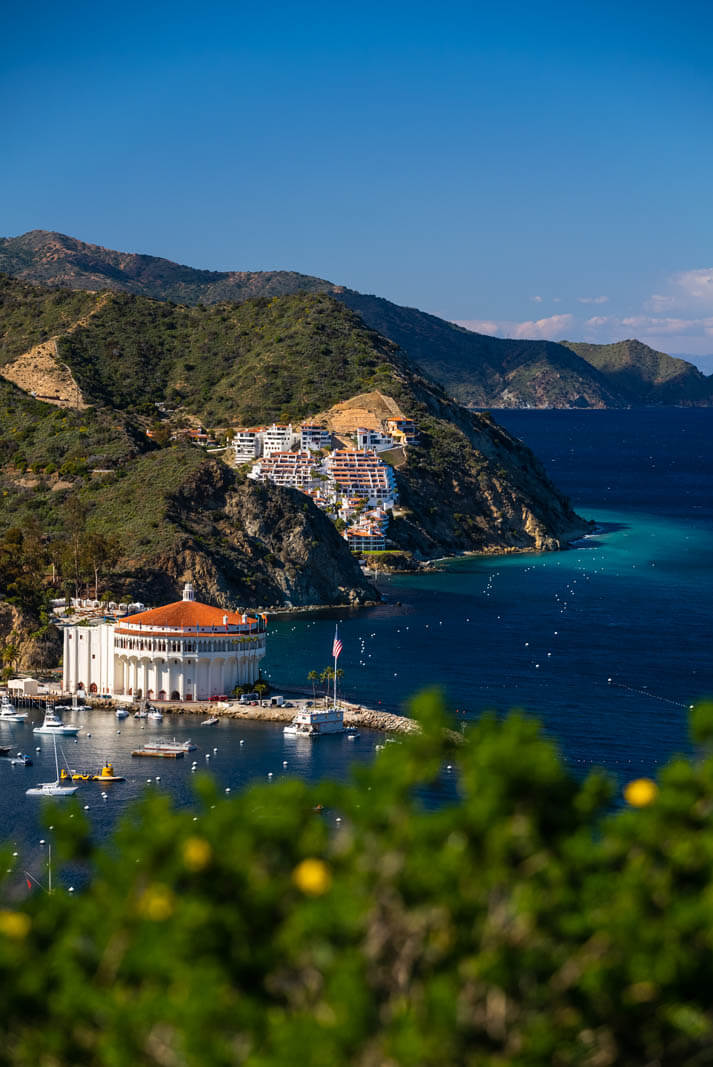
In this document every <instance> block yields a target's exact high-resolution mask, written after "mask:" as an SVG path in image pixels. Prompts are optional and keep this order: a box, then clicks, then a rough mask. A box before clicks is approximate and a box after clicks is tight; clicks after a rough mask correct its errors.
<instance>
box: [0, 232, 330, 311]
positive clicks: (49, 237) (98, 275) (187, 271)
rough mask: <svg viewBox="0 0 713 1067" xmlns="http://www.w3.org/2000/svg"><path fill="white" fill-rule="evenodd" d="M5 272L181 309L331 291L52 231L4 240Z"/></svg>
mask: <svg viewBox="0 0 713 1067" xmlns="http://www.w3.org/2000/svg"><path fill="white" fill-rule="evenodd" d="M0 271H5V272H6V273H7V274H12V275H14V276H15V277H16V278H21V279H25V280H27V281H32V282H42V283H43V284H46V285H61V286H63V287H65V288H67V289H88V290H101V289H111V290H114V291H120V292H128V293H138V294H141V295H143V296H152V297H155V299H157V300H171V301H174V302H175V303H179V304H198V303H204V304H215V303H220V302H222V301H226V300H230V301H234V302H235V303H240V302H241V301H243V300H253V299H254V298H255V297H259V296H267V297H270V296H282V295H283V294H285V293H294V292H297V291H298V290H301V291H304V292H315V291H320V290H323V289H329V288H331V283H330V282H326V281H324V280H323V279H322V278H313V277H311V276H310V275H308V274H299V273H297V272H296V271H291V270H284V271H281V270H273V271H216V270H196V269H195V268H194V267H185V266H182V265H181V264H179V263H172V262H171V261H170V260H168V259H160V258H158V257H157V256H143V255H135V254H134V253H131V252H115V251H113V250H112V249H110V248H102V247H101V246H100V245H92V244H86V243H85V242H84V241H78V240H76V238H74V237H68V236H67V235H66V234H63V233H54V232H50V231H47V230H31V231H30V232H29V233H25V234H22V235H21V236H20V237H3V238H0Z"/></svg>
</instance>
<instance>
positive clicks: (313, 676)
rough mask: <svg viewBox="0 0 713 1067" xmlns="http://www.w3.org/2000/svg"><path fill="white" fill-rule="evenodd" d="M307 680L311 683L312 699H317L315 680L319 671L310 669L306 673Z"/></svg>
mask: <svg viewBox="0 0 713 1067" xmlns="http://www.w3.org/2000/svg"><path fill="white" fill-rule="evenodd" d="M307 678H308V680H309V681H310V682H311V683H312V699H313V700H316V699H317V682H318V681H319V671H310V672H309V674H308V675H307Z"/></svg>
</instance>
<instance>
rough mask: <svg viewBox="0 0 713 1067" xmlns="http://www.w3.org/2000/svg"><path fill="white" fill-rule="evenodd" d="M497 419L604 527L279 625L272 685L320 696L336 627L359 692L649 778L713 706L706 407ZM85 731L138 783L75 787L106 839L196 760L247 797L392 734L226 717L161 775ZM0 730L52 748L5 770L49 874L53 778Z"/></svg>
mask: <svg viewBox="0 0 713 1067" xmlns="http://www.w3.org/2000/svg"><path fill="white" fill-rule="evenodd" d="M498 417H500V418H502V421H503V422H505V424H506V425H507V426H508V428H510V429H512V430H513V431H514V432H516V433H517V434H518V435H519V436H521V437H522V438H523V439H524V440H525V441H526V442H527V443H528V444H530V445H531V446H532V447H533V448H534V449H535V450H536V451H537V453H538V455H540V457H541V458H542V460H543V463H544V464H545V466H546V467H547V469H548V471H550V472H551V473H552V476H553V477H555V478H556V480H557V483H558V484H559V485H561V486H562V487H563V488H564V489H565V490H566V491H567V492H568V493H569V494H570V495H571V497H572V499H573V501H574V503H575V505H576V506H577V508H578V509H579V511H580V513H581V514H583V515H586V516H587V517H590V518H594V519H595V520H596V521H597V522H598V523H599V524H600V526H601V532H600V533H599V534H597V535H596V536H593V537H589V538H587V539H586V540H585V541H583V542H582V543H581V544H580V545H578V546H576V547H574V548H572V549H571V550H569V551H566V552H561V553H553V554H548V555H542V556H537V555H531V556H509V557H505V558H501V559H482V558H473V557H471V558H462V559H458V560H454V561H451V562H450V563H449V564H448V566H447V567H446V568H445V569H444V570H443V571H442V572H440V573H436V574H430V575H427V576H422V577H421V576H419V577H411V576H398V577H394V578H393V579H392V580H391V581H388V582H386V583H385V584H384V586H383V592H384V596H385V601H384V603H383V604H380V605H378V606H377V607H374V608H369V609H364V610H362V611H356V612H347V611H344V610H339V611H325V612H322V613H319V614H318V615H309V616H302V617H296V616H292V617H284V618H281V619H279V620H276V621H275V622H274V623H273V625H272V627H271V633H270V638H269V653H268V658H267V660H266V670H267V673H269V674H270V675H271V676H272V679H273V680H274V681H275V682H276V683H277V685H278V686H279V685H283V686H284V685H287V684H288V683H289V682H292V683H297V684H300V683H301V684H303V685H307V684H308V683H307V678H306V675H307V672H308V671H309V670H310V669H312V668H321V667H323V666H326V665H327V664H328V663H329V656H330V649H331V643H332V637H333V634H334V624H335V620H339V623H340V634H341V636H342V639H343V642H344V652H343V655H342V657H341V659H340V666H342V667H343V669H344V671H345V679H344V692H345V694H346V695H347V696H349V697H351V698H355V699H358V700H362V701H363V702H364V703H365V704H370V705H375V706H379V705H381V706H382V707H383V708H385V709H388V710H398V709H400V708H402V707H404V705H405V704H406V702H407V701H408V698H409V696H410V695H411V694H413V693H414V692H416V691H418V690H419V689H421V688H424V687H426V686H430V685H434V684H435V685H440V686H441V687H442V688H443V689H444V690H445V692H446V694H447V696H448V698H449V700H450V701H451V703H452V705H453V707H454V708H457V709H459V711H460V712H465V713H466V714H467V715H468V716H471V717H472V716H477V715H478V714H479V713H480V711H481V710H482V709H483V708H488V707H489V708H495V709H497V710H498V711H505V710H506V709H508V708H510V707H515V706H517V707H522V708H525V709H527V710H528V711H530V712H532V713H534V714H536V715H538V716H539V717H540V718H541V719H542V721H543V723H544V724H545V728H546V730H547V732H548V733H549V734H550V736H552V737H553V738H554V739H556V740H557V742H558V743H559V745H560V746H561V749H562V751H563V753H564V755H565V757H566V759H567V760H568V762H569V763H570V765H571V766H572V767H573V768H574V769H575V770H576V771H577V772H584V771H585V770H586V769H587V768H588V767H590V766H592V765H599V766H604V767H606V768H608V769H609V770H610V771H612V772H613V773H614V774H616V775H618V776H619V777H621V778H628V777H632V776H634V775H636V774H641V773H651V772H652V771H654V770H655V768H656V767H657V765H659V764H660V763H661V762H663V761H665V760H666V759H667V758H668V757H669V756H670V755H671V754H672V753H673V752H675V751H679V750H684V749H686V748H687V746H688V739H687V732H686V717H687V707H688V705H689V704H690V703H692V702H693V701H694V700H696V699H699V698H700V697H703V696H706V695H709V696H711V695H713V664H712V661H711V654H710V648H711V629H712V627H711V605H713V568H712V567H711V558H712V557H711V549H712V547H713V456H711V449H710V442H711V440H713V432H712V431H713V411H710V412H709V411H705V412H700V411H688V412H687V411H672V412H665V411H664V412H583V413H582V412H507V413H503V414H502V415H499V416H498ZM609 678H611V679H612V684H609V683H608V679H609ZM84 719H85V720H86V726H85V730H84V733H83V736H81V737H80V738H79V741H78V743H77V744H76V745H75V744H73V742H72V741H71V740H69V741H68V743H67V744H65V746H64V747H65V750H66V753H67V757H68V760H69V762H70V763H71V765H72V766H74V767H77V768H80V769H85V768H86V769H92V770H94V769H98V768H99V766H100V765H101V762H102V760H103V758H104V757H105V756H110V757H111V758H112V759H113V760H114V764H115V767H116V769H117V772H118V773H120V774H125V775H126V776H127V781H126V782H125V783H118V784H117V785H116V786H114V787H111V788H110V789H108V790H107V794H108V795H107V799H106V800H103V799H102V797H101V787H100V786H98V785H85V786H83V787H82V788H81V792H80V794H79V796H80V800H81V803H82V805H83V806H84V805H85V804H86V805H87V806H88V812H87V814H88V815H89V817H90V819H91V820H92V822H93V824H94V826H95V827H96V830H97V834H98V835H99V836H103V835H104V834H106V833H107V832H108V830H109V828H110V827H111V826H112V825H113V823H114V821H115V819H116V817H117V815H118V814H119V813H120V812H121V811H122V810H123V809H124V808H125V806H126V802H127V801H128V800H130V799H132V798H133V797H135V796H137V795H138V794H139V793H140V792H141V790H142V789H143V788H145V787H146V786H147V781H146V780H147V779H148V778H151V779H152V782H151V784H150V786H149V788H152V789H156V788H158V789H161V790H165V791H168V792H169V793H170V794H171V795H172V796H173V797H175V799H176V800H177V802H179V803H181V804H184V803H188V802H189V800H190V797H191V782H192V776H191V769H190V768H191V762H192V759H193V758H195V759H196V760H197V761H198V764H199V767H200V768H201V769H203V768H206V767H208V768H209V769H211V770H212V771H213V772H214V773H215V774H216V776H217V778H218V780H219V782H220V785H221V788H230V789H233V790H235V789H239V788H241V787H242V786H244V785H245V784H246V783H247V782H249V781H253V780H258V781H265V782H267V781H268V777H267V776H268V774H269V773H272V775H273V778H272V779H271V780H272V781H275V780H277V778H279V776H280V775H282V774H292V773H296V774H298V775H300V776H302V777H305V778H308V779H310V780H312V781H319V780H320V779H323V778H325V777H336V778H344V777H346V776H347V775H348V774H349V768H350V766H351V764H352V762H353V761H354V760H365V759H371V758H372V756H373V752H374V746H375V744H376V743H378V741H379V740H380V735H378V734H369V733H368V732H365V733H364V734H363V735H362V737H361V738H360V739H359V741H358V742H347V741H346V740H344V739H342V738H330V739H324V740H323V741H321V742H319V743H318V744H311V743H310V744H307V745H306V746H305V745H303V746H299V745H297V744H296V743H295V741H294V740H293V741H287V740H285V739H284V738H283V736H282V732H281V730H280V729H279V728H277V727H275V726H270V725H262V724H257V723H243V724H230V723H223V724H221V725H220V726H219V727H217V728H215V729H214V731H213V732H212V733H211V736H210V737H209V736H207V731H206V730H203V729H202V728H201V727H200V726H199V725H198V721H197V720H196V719H195V718H193V717H192V716H191V717H188V716H186V717H176V720H175V722H174V721H171V718H169V717H167V718H166V720H165V721H164V725H163V726H162V727H161V732H163V733H164V734H168V736H172V735H173V734H174V733H175V734H176V735H177V736H179V737H182V736H183V737H185V736H192V737H193V739H194V740H195V741H197V742H198V744H199V745H200V749H199V751H198V752H197V753H195V754H194V755H193V756H191V757H189V758H187V759H184V760H182V761H179V762H177V763H173V762H172V761H169V760H163V761H160V762H158V763H153V762H152V761H148V760H141V761H138V760H132V759H131V757H130V755H129V753H130V751H131V748H133V747H135V746H136V744H137V743H139V742H141V741H143V740H144V739H145V737H146V731H141V730H140V729H139V724H137V723H134V722H133V721H125V722H124V723H121V724H117V723H116V721H115V720H114V719H113V717H112V716H107V715H106V714H103V713H100V712H92V713H85V716H84ZM117 729H121V733H120V734H117V732H116V731H117ZM0 731H2V734H3V737H7V739H8V740H7V743H11V744H12V746H13V748H14V749H23V750H25V751H27V750H30V749H32V748H34V746H35V745H39V746H40V749H41V751H40V753H38V754H36V756H35V758H36V765H35V767H32V768H12V767H10V766H9V765H8V764H4V765H3V764H2V761H0V778H1V779H2V782H1V785H2V804H1V805H0V838H1V839H7V838H9V839H11V840H12V841H13V842H15V843H16V844H17V845H18V848H19V850H20V852H21V857H20V861H21V862H22V863H23V864H24V865H25V866H27V867H29V868H30V869H31V870H37V869H38V865H41V849H40V846H39V844H38V842H39V839H40V837H42V836H46V832H45V831H44V830H43V828H42V823H41V819H40V816H39V806H38V803H37V801H34V800H32V801H31V800H30V799H29V798H26V797H25V795H24V790H25V788H26V787H27V786H28V785H29V784H31V783H34V782H37V781H43V780H48V779H49V778H50V777H53V773H52V772H53V757H52V752H51V747H50V744H49V742H48V740H47V739H44V740H43V741H41V742H37V741H35V740H34V739H33V738H32V734H31V730H30V727H29V726H16V727H14V726H9V725H8V724H2V725H0ZM154 732H156V731H151V733H154ZM88 733H91V734H92V736H91V737H88V736H87V734H88ZM241 739H242V740H243V741H244V742H245V743H244V744H243V745H242V746H241V745H240V740H241ZM214 747H217V748H218V752H217V753H213V748H214ZM206 755H209V756H210V759H209V760H206V758H205V757H206ZM285 761H286V762H287V767H283V762H285ZM157 774H158V775H159V776H160V778H161V781H160V782H159V783H158V784H157V783H156V780H155V778H156V775H157Z"/></svg>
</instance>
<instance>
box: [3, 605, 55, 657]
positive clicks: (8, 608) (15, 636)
mask: <svg viewBox="0 0 713 1067" xmlns="http://www.w3.org/2000/svg"><path fill="white" fill-rule="evenodd" d="M10 648H12V649H13V657H12V661H11V662H10V663H8V666H11V667H12V668H13V670H17V671H29V670H45V669H47V668H49V667H56V666H57V663H58V662H59V657H60V656H61V655H62V634H61V633H60V631H59V630H58V629H57V627H56V626H53V625H48V626H40V625H39V624H38V622H37V619H35V618H32V617H31V616H29V615H27V614H26V613H24V612H22V611H19V610H18V609H17V608H16V607H15V606H14V605H13V604H8V603H6V602H0V649H2V650H3V651H4V650H5V649H10Z"/></svg>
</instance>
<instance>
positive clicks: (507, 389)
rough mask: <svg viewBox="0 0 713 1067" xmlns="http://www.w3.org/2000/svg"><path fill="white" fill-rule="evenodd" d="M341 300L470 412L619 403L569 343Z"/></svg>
mask: <svg viewBox="0 0 713 1067" xmlns="http://www.w3.org/2000/svg"><path fill="white" fill-rule="evenodd" d="M335 295H336V297H337V299H338V300H340V301H342V302H343V303H344V304H346V305H347V307H350V308H351V309H352V310H353V311H356V312H358V314H359V315H360V316H361V318H362V319H363V320H364V322H365V323H366V324H367V326H370V327H371V328H372V329H373V330H378V332H379V333H381V334H383V335H384V336H385V337H388V338H389V339H390V340H392V341H395V342H396V344H398V345H399V346H400V348H402V349H403V351H404V353H405V354H406V355H407V356H408V358H409V359H411V360H413V361H414V362H415V363H418V365H419V366H420V367H422V368H423V370H424V371H425V372H426V373H427V374H429V375H430V376H431V377H432V378H435V380H436V381H438V382H440V383H441V385H442V386H443V387H444V389H445V390H446V391H447V392H448V394H449V395H450V396H452V397H454V399H455V400H457V401H458V402H459V403H461V404H465V405H466V406H468V407H502V408H513V407H514V408H518V407H593V408H603V407H617V406H619V405H620V404H621V397H620V395H619V394H618V392H617V390H616V389H615V388H614V387H612V385H611V384H610V383H609V382H608V381H607V379H606V378H605V377H604V376H603V375H602V374H601V373H600V372H599V371H598V370H597V369H596V368H594V367H592V366H591V364H589V363H587V362H586V360H584V359H581V358H580V357H579V356H577V355H576V354H573V353H572V352H571V351H570V350H569V349H567V348H565V347H564V346H563V345H558V344H555V343H554V342H552V341H520V340H512V339H504V338H500V337H489V336H487V335H486V334H479V333H473V332H472V331H471V330H465V329H463V327H461V326H456V325H455V324H454V323H452V322H446V321H445V320H444V319H439V318H437V317H436V316H435V315H428V314H426V312H424V311H419V310H418V309H417V308H405V307H399V306H398V305H397V304H392V303H390V301H388V300H383V299H382V298H380V297H377V296H366V295H364V294H363V293H356V292H354V291H352V290H341V291H339V292H337V293H336V294H335Z"/></svg>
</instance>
